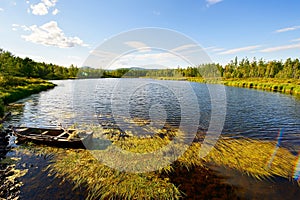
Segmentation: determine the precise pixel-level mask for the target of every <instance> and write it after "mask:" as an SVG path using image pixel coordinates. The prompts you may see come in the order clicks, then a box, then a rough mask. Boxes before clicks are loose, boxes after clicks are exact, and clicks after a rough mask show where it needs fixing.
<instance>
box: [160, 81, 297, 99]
mask: <svg viewBox="0 0 300 200" xmlns="http://www.w3.org/2000/svg"><path fill="white" fill-rule="evenodd" d="M161 80H183V79H180V78H179V79H176V78H172V79H165V78H163V79H161ZM184 80H185V81H189V82H196V83H209V84H223V85H225V86H230V87H239V88H249V89H256V90H262V91H270V92H279V93H283V94H290V95H293V96H299V95H300V80H296V79H276V78H247V79H238V78H235V79H220V80H214V79H203V78H200V77H187V78H186V79H184Z"/></svg>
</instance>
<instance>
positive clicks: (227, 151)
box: [31, 130, 296, 199]
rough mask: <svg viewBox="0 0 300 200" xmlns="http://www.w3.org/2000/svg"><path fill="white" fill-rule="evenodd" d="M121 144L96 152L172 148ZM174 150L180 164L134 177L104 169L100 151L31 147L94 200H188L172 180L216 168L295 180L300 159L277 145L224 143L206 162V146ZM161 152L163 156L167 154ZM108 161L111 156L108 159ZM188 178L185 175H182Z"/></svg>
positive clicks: (147, 141)
mask: <svg viewBox="0 0 300 200" xmlns="http://www.w3.org/2000/svg"><path fill="white" fill-rule="evenodd" d="M114 131H116V130H110V132H114ZM118 134H120V133H118ZM96 135H97V134H96ZM105 137H108V135H107V134H103V135H102V136H101V138H105ZM109 138H110V137H109ZM117 138H118V137H113V139H111V140H109V141H110V145H108V146H107V148H105V149H103V150H101V149H97V150H96V151H98V153H101V152H103V151H108V149H110V148H114V146H116V147H118V148H121V149H123V150H125V151H126V152H132V153H139V154H145V153H149V152H155V151H157V150H158V149H160V148H161V147H163V146H165V145H167V144H169V143H170V142H171V139H170V138H169V137H163V138H161V137H157V136H151V137H143V138H139V137H136V136H130V137H126V138H125V139H124V138H119V139H117ZM174 147H175V148H174V149H180V148H183V149H184V148H186V149H185V150H186V151H185V152H184V153H183V154H182V155H180V156H179V157H178V159H177V160H176V161H175V162H172V163H170V164H168V165H163V167H160V168H158V169H157V170H156V171H149V172H144V173H130V172H126V171H120V170H118V169H116V168H111V167H108V166H107V165H106V164H107V163H103V162H101V160H100V161H99V159H97V157H95V154H94V153H95V152H93V151H94V150H92V151H89V150H72V149H56V148H50V147H37V146H31V148H34V149H35V150H34V151H35V152H42V153H45V154H52V155H54V157H53V162H52V164H51V165H50V166H49V169H50V174H55V175H56V176H57V177H61V178H66V179H68V180H72V181H73V182H74V184H75V187H80V186H82V185H84V186H86V187H87V189H88V191H89V194H88V199H95V198H100V199H115V198H121V199H179V198H181V197H182V196H183V195H184V194H183V193H182V192H181V191H180V189H179V188H180V187H179V186H178V185H175V184H174V183H173V182H172V180H171V179H170V177H168V174H172V173H174V172H178V170H179V171H182V169H186V170H187V171H186V172H188V171H189V170H190V169H195V168H200V169H203V170H204V169H208V168H209V166H210V164H211V163H213V164H215V165H220V166H225V167H229V168H232V169H236V170H239V171H241V172H242V173H245V174H248V175H250V176H253V177H255V178H257V179H263V178H270V177H272V176H280V177H284V178H292V177H293V170H294V169H293V168H294V161H295V160H296V157H295V156H294V155H293V154H292V153H290V151H289V150H288V149H285V148H282V147H277V146H276V142H272V141H262V140H254V139H248V138H239V139H232V138H225V137H222V138H220V139H219V141H218V142H217V144H216V145H215V146H214V148H213V149H212V150H211V151H210V153H209V154H208V155H207V156H206V157H203V158H200V157H199V152H200V150H203V149H201V143H197V142H194V143H192V144H191V145H190V146H185V145H180V144H176V146H174ZM37 149H38V150H37ZM275 149H276V151H275ZM157 152H158V154H159V153H161V152H162V151H157ZM274 152H275V153H274ZM105 155H106V156H107V154H105ZM164 155H165V157H163V158H162V160H159V162H166V163H167V162H169V161H170V160H172V159H174V156H177V155H178V154H176V152H171V153H170V152H169V153H166V154H164ZM110 159H111V161H112V162H113V164H115V165H119V164H124V163H122V162H125V161H124V160H122V158H121V157H116V155H114V154H111V158H110ZM127 162H131V164H133V165H135V166H134V167H137V166H138V164H139V163H140V160H138V162H134V158H132V160H129V161H127ZM153 163H154V161H147V160H145V161H144V163H143V164H146V165H148V164H149V165H151V164H153ZM160 164H161V163H160ZM204 171H205V170H204ZM182 176H185V175H184V174H182ZM187 181H188V180H187Z"/></svg>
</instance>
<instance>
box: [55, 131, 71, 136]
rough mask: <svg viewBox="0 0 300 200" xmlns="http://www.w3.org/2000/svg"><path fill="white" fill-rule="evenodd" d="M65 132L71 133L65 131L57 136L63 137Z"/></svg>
mask: <svg viewBox="0 0 300 200" xmlns="http://www.w3.org/2000/svg"><path fill="white" fill-rule="evenodd" d="M65 134H68V135H69V133H68V132H65V131H64V132H63V133H61V134H59V135H58V136H56V137H62V136H63V135H65Z"/></svg>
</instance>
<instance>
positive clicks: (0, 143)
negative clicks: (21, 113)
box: [0, 77, 55, 199]
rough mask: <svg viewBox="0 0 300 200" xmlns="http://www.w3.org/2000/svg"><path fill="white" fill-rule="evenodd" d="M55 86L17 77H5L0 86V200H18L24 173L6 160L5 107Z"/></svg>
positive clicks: (7, 148) (7, 149)
mask: <svg viewBox="0 0 300 200" xmlns="http://www.w3.org/2000/svg"><path fill="white" fill-rule="evenodd" d="M2 78H3V77H2ZM54 87H55V84H53V83H51V82H48V81H45V80H41V79H26V78H18V77H5V78H3V79H2V80H1V85H0V177H1V188H0V190H1V191H0V199H2V198H4V199H14V198H18V195H19V193H20V191H19V189H20V186H21V183H20V182H19V181H18V178H19V177H20V176H23V175H24V174H25V173H24V171H20V170H18V169H15V164H13V163H11V161H10V160H9V159H6V158H5V157H6V153H7V152H8V151H9V149H10V147H9V146H8V145H9V141H8V140H9V139H8V133H9V130H4V129H3V127H2V125H1V124H2V123H3V122H4V121H5V120H6V119H7V118H8V117H9V116H10V114H9V113H6V114H5V112H6V108H5V107H6V105H8V104H9V103H12V102H15V101H17V100H20V99H23V98H25V97H28V96H30V95H32V94H35V93H39V92H41V91H45V90H48V89H51V88H54Z"/></svg>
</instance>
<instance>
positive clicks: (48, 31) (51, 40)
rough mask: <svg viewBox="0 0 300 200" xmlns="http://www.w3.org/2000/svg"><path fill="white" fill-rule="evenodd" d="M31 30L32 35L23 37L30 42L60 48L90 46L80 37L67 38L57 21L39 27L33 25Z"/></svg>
mask: <svg viewBox="0 0 300 200" xmlns="http://www.w3.org/2000/svg"><path fill="white" fill-rule="evenodd" d="M29 29H30V31H31V34H30V35H22V36H21V37H22V38H23V39H25V40H26V41H28V42H33V43H36V44H42V45H45V46H55V47H59V48H69V47H75V46H88V45H86V44H85V43H84V42H83V41H82V40H81V39H80V38H78V37H66V36H65V34H64V32H63V31H62V30H61V29H60V28H59V27H58V25H57V22H55V21H50V22H48V23H46V24H44V25H42V26H39V27H38V26H37V25H32V26H30V27H29Z"/></svg>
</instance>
